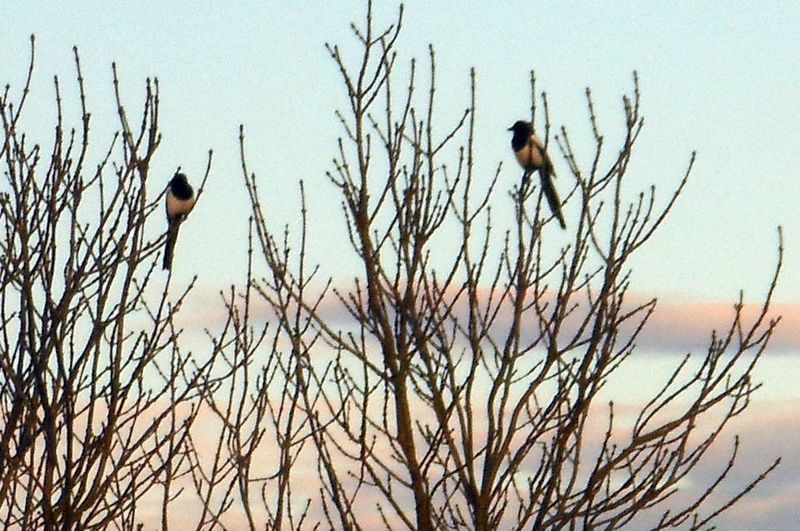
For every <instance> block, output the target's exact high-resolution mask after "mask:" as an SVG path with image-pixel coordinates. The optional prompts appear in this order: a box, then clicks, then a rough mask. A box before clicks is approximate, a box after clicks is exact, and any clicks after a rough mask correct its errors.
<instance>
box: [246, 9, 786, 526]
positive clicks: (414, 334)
mask: <svg viewBox="0 0 800 531" xmlns="http://www.w3.org/2000/svg"><path fill="white" fill-rule="evenodd" d="M401 26H402V8H401V9H400V13H399V15H398V18H397V20H396V22H395V23H394V24H392V25H390V26H388V27H387V28H385V29H383V30H379V29H377V27H376V25H375V23H374V22H373V19H372V9H371V5H369V7H368V11H367V16H366V24H365V26H364V27H361V28H359V27H357V26H356V25H353V26H352V30H353V34H354V35H355V37H356V39H357V40H358V42H359V43H360V45H361V49H362V51H363V53H362V54H361V55H360V56H359V57H357V58H356V59H355V62H354V63H351V62H350V61H349V59H348V58H347V57H345V56H344V55H343V54H342V52H341V51H340V48H339V47H338V46H336V45H328V46H327V50H328V52H329V54H330V56H331V58H332V60H333V61H334V62H335V64H336V65H337V66H338V68H339V72H340V74H341V78H342V81H343V84H344V87H345V89H346V94H347V106H346V111H343V112H338V113H337V116H338V117H339V119H340V121H341V125H342V130H343V135H342V137H341V138H340V139H339V140H338V144H337V145H338V156H337V157H336V159H335V161H334V168H333V169H332V171H331V172H330V173H329V175H328V177H329V180H330V182H331V183H332V184H333V186H334V187H335V188H336V189H337V190H338V191H339V192H340V194H341V200H342V213H343V217H344V224H343V226H344V227H346V230H347V236H348V237H349V241H350V244H351V250H352V252H353V253H354V256H355V257H356V259H357V261H358V263H359V264H360V265H361V267H362V268H363V269H362V270H361V272H360V273H359V274H358V275H357V276H356V277H355V278H354V279H353V281H352V283H351V284H349V285H341V284H339V283H337V284H336V285H335V286H334V285H333V282H332V281H331V280H324V279H322V280H320V281H317V277H319V276H320V275H321V273H322V272H321V268H320V267H319V266H317V267H310V266H309V265H308V264H307V259H306V253H307V250H308V249H309V246H312V245H313V244H314V241H313V237H312V235H311V234H309V233H308V232H307V222H308V216H309V213H308V212H307V209H306V203H305V196H304V193H303V185H302V183H301V200H300V212H301V218H302V228H301V232H300V234H299V236H298V237H297V239H292V238H291V237H290V236H289V235H288V229H286V230H284V231H283V232H282V233H276V232H274V231H275V228H274V226H272V224H271V223H270V222H269V220H268V217H267V215H266V214H265V213H264V211H263V209H262V205H261V200H260V197H259V191H258V181H257V179H256V177H255V175H254V174H252V173H251V172H250V171H249V170H248V169H247V167H246V165H245V163H244V161H245V149H244V138H243V137H242V160H243V172H244V178H245V181H246V184H247V188H248V191H249V193H250V198H251V203H252V206H253V212H254V218H253V224H254V227H255V232H256V235H257V249H258V250H259V251H260V254H261V255H262V256H263V258H264V259H265V261H266V266H267V272H268V273H267V275H266V277H265V278H261V279H257V278H255V276H254V275H252V274H251V275H249V279H250V280H249V283H248V286H250V287H251V288H254V289H255V290H257V292H258V294H259V295H260V297H262V298H263V299H264V300H265V301H266V302H267V303H268V305H269V307H270V308H271V314H272V315H273V316H274V320H275V324H276V326H277V327H278V329H277V330H275V336H274V337H275V339H274V341H273V350H272V356H276V355H281V356H283V358H282V359H284V360H285V361H284V367H285V368H283V369H282V375H283V377H284V378H285V379H286V381H285V382H280V384H279V385H280V386H282V387H283V389H284V390H285V391H284V392H285V393H286V395H285V396H286V397H289V398H290V400H289V402H288V403H289V404H291V405H290V406H288V409H287V408H284V402H281V411H282V412H283V415H284V416H283V417H281V418H282V419H283V420H282V424H281V425H282V426H283V428H282V430H283V432H285V434H286V435H285V437H284V438H282V439H281V440H280V442H281V445H280V446H281V451H282V453H281V456H282V457H281V465H280V467H279V468H278V469H277V472H276V476H274V478H280V479H274V480H275V481H278V483H279V484H281V485H284V486H285V485H287V484H289V485H290V484H292V483H293V482H295V483H296V482H297V481H298V480H296V479H294V480H293V479H292V476H293V475H296V474H298V470H297V467H296V466H295V467H294V468H292V465H293V464H294V463H296V462H297V461H298V460H301V461H304V462H316V463H317V467H318V473H319V478H320V486H319V493H320V497H319V501H318V503H317V505H316V507H315V508H314V509H312V511H313V512H314V514H317V515H320V516H319V517H320V519H321V522H325V524H326V526H329V527H334V528H342V529H360V528H365V527H372V526H374V525H376V524H379V522H382V525H385V526H387V527H392V528H394V527H405V528H409V529H435V528H436V529H438V528H453V529H456V528H471V529H480V530H485V529H501V528H502V529H526V528H527V529H531V528H532V529H560V528H574V527H576V526H581V527H584V528H595V527H602V528H607V529H614V528H620V527H624V526H625V525H626V524H628V523H631V522H636V523H637V525H638V526H644V525H647V526H650V527H652V528H654V529H662V528H671V527H681V526H683V527H687V528H691V529H703V528H708V526H710V525H711V523H712V522H713V520H714V518H715V517H716V516H718V515H719V514H720V512H722V511H724V510H725V509H727V508H728V507H729V506H730V505H731V504H733V503H735V502H736V501H737V500H738V499H739V498H740V496H741V495H743V494H745V493H747V492H748V491H750V490H751V489H752V488H753V487H754V486H755V485H756V484H757V483H758V482H760V481H761V480H762V479H763V478H764V477H765V476H766V475H767V474H768V473H769V472H770V471H771V470H772V469H773V468H774V467H775V466H777V464H778V461H775V463H773V464H772V465H771V466H769V467H768V468H767V469H766V470H765V471H764V473H763V474H762V475H760V476H759V477H757V478H754V479H753V481H752V482H751V483H749V484H746V485H742V486H741V490H740V494H738V495H736V496H733V497H732V498H730V499H729V500H727V501H723V502H721V503H720V502H718V501H715V503H716V505H713V503H712V500H717V498H713V497H712V494H713V493H714V492H715V491H716V490H717V487H718V486H719V485H720V484H721V482H722V481H723V480H724V479H725V478H726V476H727V474H728V473H729V471H730V470H731V469H732V468H733V466H734V463H735V458H736V448H737V447H738V441H737V443H736V444H735V445H734V449H733V452H732V455H731V457H730V462H729V465H728V467H726V468H725V469H724V470H722V471H721V472H720V474H719V476H718V477H716V478H712V479H711V480H710V481H709V483H708V485H707V486H706V488H705V489H701V494H700V495H699V496H697V497H696V499H693V500H689V501H683V500H682V501H681V502H680V503H679V504H678V505H675V504H674V503H672V501H673V499H675V497H676V492H678V491H679V487H680V482H681V480H682V479H684V478H686V476H687V474H689V473H690V472H691V471H692V470H693V469H695V467H696V466H697V465H698V463H699V462H700V461H701V459H702V458H703V457H704V456H705V455H706V454H707V452H708V451H709V449H710V448H711V447H712V446H713V445H714V444H715V443H717V442H718V439H717V437H718V435H719V434H720V433H721V432H722V430H723V429H724V428H725V427H726V426H727V424H728V423H729V422H730V421H731V419H733V418H734V417H736V416H737V415H739V414H740V413H741V412H742V411H744V409H745V408H746V407H747V405H748V404H749V400H750V397H751V395H752V393H753V391H754V390H755V389H757V387H758V385H755V384H754V383H753V381H752V378H751V373H752V369H753V367H754V365H755V364H756V362H757V361H758V360H759V358H760V355H761V353H762V352H763V351H764V348H765V347H766V345H767V342H768V340H769V338H770V336H771V334H772V332H773V330H774V327H775V325H776V323H777V319H770V318H769V317H768V310H769V304H770V300H771V296H772V292H773V289H774V287H775V283H776V281H777V275H778V271H779V270H780V259H779V261H778V266H777V267H776V273H775V277H774V278H773V279H772V282H771V284H770V289H769V292H768V294H767V296H766V299H765V301H764V304H763V306H762V307H761V309H760V311H759V312H758V317H757V319H756V320H755V321H754V322H745V319H744V317H743V314H742V300H741V298H740V300H739V302H738V304H737V305H736V313H735V316H734V319H733V321H732V322H731V324H730V327H729V328H728V330H727V331H726V332H724V333H722V334H713V335H712V337H711V340H710V342H709V347H708V350H707V351H706V352H705V353H703V354H702V355H700V356H699V359H697V360H695V361H694V362H693V361H690V356H688V355H687V357H686V358H685V359H684V360H683V362H681V363H680V364H679V365H678V366H677V367H676V368H675V370H674V373H672V374H671V375H667V377H666V378H665V381H664V386H663V388H661V389H653V390H652V398H651V400H649V401H648V402H647V403H646V404H644V405H643V407H642V408H641V410H640V411H639V413H638V415H637V416H636V418H635V421H634V422H632V423H630V424H629V425H625V424H624V423H623V424H621V423H620V422H619V421H618V420H617V419H616V417H615V415H614V404H613V401H606V400H603V401H600V399H599V398H598V396H599V394H600V392H601V390H603V388H604V386H605V385H606V383H607V382H608V381H609V379H610V378H612V376H613V375H614V373H615V372H616V371H617V370H618V369H619V367H620V366H621V364H623V363H624V362H625V361H626V360H627V359H628V358H630V356H632V355H634V353H635V352H636V341H637V338H638V337H639V334H640V332H641V331H642V329H643V328H644V327H645V326H646V324H647V321H648V318H649V317H650V316H651V315H652V313H653V312H654V311H655V308H656V300H655V299H648V300H640V299H637V297H635V296H633V295H631V289H632V286H633V285H634V277H633V275H632V272H631V269H630V263H631V259H632V258H633V257H634V256H636V255H637V254H638V253H639V251H640V249H641V248H642V246H643V245H644V244H645V243H646V242H647V241H648V240H649V239H650V238H651V236H652V235H653V234H654V233H655V232H656V231H657V229H658V228H659V227H660V226H661V224H662V222H664V220H665V219H666V217H667V215H668V214H669V213H670V211H671V209H672V207H673V205H674V204H675V201H676V200H677V199H678V197H679V196H680V194H681V192H682V190H683V188H684V185H685V183H686V182H687V179H688V178H689V175H690V172H691V169H692V165H693V163H694V154H692V156H691V157H690V158H689V161H688V164H687V167H686V168H685V170H683V173H682V176H681V177H680V178H679V179H678V181H677V185H676V187H675V189H674V190H673V191H671V192H670V193H669V194H668V196H667V198H666V200H665V201H658V200H657V197H656V190H655V187H654V186H649V187H646V188H637V187H639V186H641V185H640V184H637V181H636V180H635V179H636V178H635V177H634V176H633V175H630V174H629V171H628V168H629V162H630V160H631V158H632V156H633V153H634V146H635V144H636V142H637V139H638V138H639V134H640V132H641V130H642V126H643V120H642V117H641V114H640V96H639V84H638V79H637V78H636V76H635V75H634V80H633V93H632V94H631V95H629V96H625V97H624V98H623V104H624V122H623V124H622V131H623V134H622V138H621V140H620V142H619V145H618V147H617V148H616V149H613V148H612V152H611V154H608V152H609V147H608V141H607V139H606V137H605V136H604V134H603V133H602V132H601V130H600V127H599V125H598V120H597V117H596V115H595V111H594V107H593V103H592V97H591V93H590V92H589V91H588V90H587V92H586V96H587V100H586V104H587V108H588V116H589V122H590V125H591V130H592V131H593V133H594V139H595V142H594V146H593V147H592V149H591V152H590V155H591V157H590V159H591V160H592V163H591V165H590V166H588V167H585V166H582V165H581V164H580V163H579V160H583V159H584V158H585V155H584V156H583V157H579V156H578V155H579V153H578V149H579V148H578V146H575V145H573V143H572V142H571V141H570V137H569V135H568V132H567V130H566V129H565V128H563V127H561V128H559V129H558V133H557V134H553V132H552V131H551V118H550V116H549V113H548V107H547V98H546V94H544V93H542V94H541V95H539V94H537V91H536V84H535V79H534V77H533V74H531V103H532V105H531V119H532V123H534V124H536V125H539V126H540V127H539V129H540V131H542V132H543V133H544V134H543V138H544V139H545V145H546V146H547V148H548V149H549V150H550V151H551V153H552V152H554V151H557V152H560V154H561V155H562V163H561V165H559V166H558V167H559V168H566V170H567V171H562V172H561V179H560V180H559V186H560V187H566V188H567V190H566V191H567V193H566V194H565V201H566V205H567V207H566V210H567V211H568V212H569V213H571V214H573V216H572V217H571V219H569V222H568V225H569V227H570V228H569V232H568V235H569V236H568V237H569V243H568V244H565V245H563V246H559V245H557V244H555V243H554V242H553V240H554V233H555V232H557V231H558V229H555V228H554V227H553V224H552V219H550V218H549V217H548V216H546V215H545V214H547V210H546V209H545V210H542V209H541V208H540V206H541V198H540V193H539V190H538V189H537V188H536V187H532V186H531V187H528V186H523V187H518V186H513V185H512V189H511V191H510V194H509V195H508V196H504V195H503V194H500V196H499V197H498V194H497V190H498V189H500V188H503V187H507V186H508V185H507V184H503V183H501V181H500V176H501V165H500V164H498V165H497V167H496V169H495V170H494V171H493V172H492V173H491V174H489V175H486V174H485V173H484V172H479V171H478V170H477V164H476V161H475V157H476V153H475V150H474V134H475V129H476V127H477V126H478V122H477V115H476V109H475V91H476V75H475V73H474V72H472V73H471V75H470V80H471V92H470V95H469V96H470V99H469V104H468V108H467V109H466V111H465V112H464V113H463V114H462V115H461V116H458V117H455V119H454V120H452V122H451V124H450V125H448V126H442V125H440V124H439V123H438V120H439V118H438V114H437V113H436V112H435V108H436V90H435V86H436V83H435V78H436V69H435V55H434V52H433V49H432V48H431V49H430V56H429V62H428V76H429V81H428V82H427V86H426V88H425V89H424V91H421V92H420V91H419V90H418V87H419V85H420V82H419V80H418V78H419V75H418V66H417V63H416V62H415V61H411V63H410V68H409V70H407V71H406V72H401V73H398V69H399V68H400V67H399V64H400V63H399V61H398V57H397V53H396V51H395V43H396V40H397V38H398V36H399V34H400V31H401ZM398 79H399V81H398ZM517 182H519V181H517ZM506 208H513V217H512V218H511V221H510V222H509V224H508V225H506V226H502V223H503V222H504V220H505V219H506V218H505V217H504V216H502V215H500V216H498V215H496V214H494V215H493V212H496V211H497V209H506ZM493 209H494V210H493ZM312 214H313V213H312ZM498 220H500V221H498ZM498 223H500V224H501V226H498ZM251 249H252V246H251ZM778 254H779V258H780V256H781V255H782V248H781V247H779V253H778ZM247 297H248V300H250V297H252V293H251V289H250V288H248V290H247ZM342 314H345V315H346V317H347V319H346V320H347V324H342V319H341V315H342ZM337 316H338V318H335V317H337ZM271 359H272V358H271ZM692 359H694V358H692ZM265 392H266V391H265ZM258 396H263V395H258ZM270 396H272V397H273V398H272V399H274V397H275V396H276V393H275V390H274V389H273V391H272V394H271V395H270ZM272 399H270V400H272ZM272 407H276V406H274V405H273V406H272ZM298 415H299V417H300V419H301V420H299V419H298ZM290 417H291V418H292V419H293V420H291V421H290V420H288V419H289V418H290ZM273 418H278V417H276V416H273ZM599 426H602V428H601V429H600V432H599V433H600V434H601V436H600V437H597V438H595V439H592V438H591V437H590V433H591V432H592V430H593V429H594V430H595V431H597V430H598V427H599ZM276 428H277V424H276ZM277 431H279V432H280V431H281V430H277ZM602 434H604V435H602ZM290 448H291V449H293V450H290ZM302 454H310V456H311V457H308V458H305V459H302V458H301V459H298V457H297V456H299V455H302ZM307 488H308V487H307V485H306V492H307ZM270 492H272V493H273V496H272V497H268V498H265V499H264V503H265V504H266V505H267V506H270V507H280V506H282V505H284V504H285V503H289V502H290V498H288V497H287V491H286V490H285V489H278V490H271V491H270ZM295 501H296V502H297V501H298V500H297V499H295ZM307 503H311V504H312V505H314V503H315V502H313V501H312V500H311V499H309V500H308V502H307ZM676 503H677V502H676ZM304 507H305V509H304V512H303V515H304V516H305V515H306V512H305V511H306V510H307V508H308V505H307V504H306V505H304ZM271 514H272V515H273V516H274V519H271V520H270V524H271V526H274V527H280V526H281V525H289V526H290V527H293V528H294V527H296V526H297V525H298V520H296V519H291V518H289V517H287V516H285V515H283V520H282V521H281V520H280V517H281V516H282V513H281V512H280V510H277V509H276V510H274V511H273V512H272V513H271ZM370 515H371V516H372V518H370ZM374 518H379V519H380V521H379V522H376V520H375V519H374ZM367 522H370V523H367Z"/></svg>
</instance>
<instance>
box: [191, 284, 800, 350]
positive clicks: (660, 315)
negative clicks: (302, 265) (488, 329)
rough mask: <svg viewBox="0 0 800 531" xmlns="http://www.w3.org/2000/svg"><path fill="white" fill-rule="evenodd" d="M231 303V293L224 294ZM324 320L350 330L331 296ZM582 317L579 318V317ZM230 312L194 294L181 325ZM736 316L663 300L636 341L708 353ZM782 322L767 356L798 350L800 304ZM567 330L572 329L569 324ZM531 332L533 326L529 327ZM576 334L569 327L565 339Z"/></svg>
mask: <svg viewBox="0 0 800 531" xmlns="http://www.w3.org/2000/svg"><path fill="white" fill-rule="evenodd" d="M226 296H228V297H229V292H228V293H226ZM480 296H481V299H483V300H487V299H488V292H485V291H484V292H482V293H481V295H480ZM627 300H628V301H629V304H630V305H631V307H633V306H634V305H636V304H641V303H643V302H645V301H647V300H648V298H647V297H645V296H643V295H641V294H639V295H636V294H633V295H628V297H627ZM242 304H243V303H242V301H241V300H237V305H238V306H239V307H241V306H242ZM250 304H251V313H252V315H253V319H254V321H256V322H264V321H269V320H271V319H273V318H274V316H273V313H272V310H271V309H270V308H269V306H268V305H267V304H266V303H265V302H264V301H263V299H261V297H259V296H258V295H257V294H254V296H253V298H252V299H251V303H250ZM465 304H466V303H465V302H464V297H463V296H462V298H461V300H459V301H458V303H457V304H456V306H455V307H454V312H455V313H457V314H460V315H464V314H465V313H466V312H465ZM760 310H761V304H760V303H759V302H755V301H751V302H745V304H744V307H743V309H742V316H743V318H744V320H743V322H744V324H745V325H748V324H751V323H752V322H754V320H755V319H756V318H757V316H758V313H759V312H760ZM319 311H320V315H322V316H324V317H325V318H327V319H330V321H331V322H332V323H333V324H334V325H337V326H340V327H343V328H347V327H348V326H350V325H351V324H352V318H351V316H350V315H349V313H348V312H347V310H346V309H345V308H344V307H343V306H342V304H341V302H340V301H339V300H338V299H337V298H336V297H335V296H333V294H330V295H329V296H328V297H327V298H326V299H325V300H324V301H323V303H322V304H321V305H320V308H319ZM576 313H579V312H576ZM226 315H227V312H226V311H225V308H224V306H223V303H222V298H221V297H220V294H219V293H212V292H210V291H207V292H202V291H199V290H196V291H195V292H193V293H192V294H190V296H189V298H188V299H187V301H186V305H185V312H183V315H182V316H181V321H182V322H185V323H187V324H188V323H192V324H193V325H194V326H195V327H196V326H197V325H200V326H202V327H204V328H205V327H208V328H212V329H213V328H214V327H215V326H219V325H221V324H222V323H224V320H225V318H226ZM734 315H735V308H734V304H733V301H715V300H696V299H689V298H681V297H662V298H660V299H659V300H658V304H657V305H656V309H655V312H654V313H653V315H652V317H651V318H650V320H649V322H648V323H647V325H646V326H645V328H644V329H643V330H642V332H641V334H640V335H639V337H638V338H637V344H638V345H640V346H642V347H645V348H647V349H648V350H649V351H667V352H674V351H681V352H685V351H690V350H694V351H697V350H703V349H705V348H706V347H707V345H708V342H709V340H710V338H711V333H712V331H716V332H717V334H724V333H726V332H727V330H728V328H729V327H730V326H731V323H732V321H733V318H734ZM778 316H780V317H781V321H780V323H779V324H778V327H777V329H776V331H775V333H774V335H773V337H772V339H771V341H770V348H769V349H768V352H785V351H795V350H800V302H784V303H776V304H773V305H771V307H770V313H769V315H768V319H769V318H777V317H778ZM509 322H510V312H503V311H501V312H500V313H499V314H498V319H497V321H496V322H495V324H494V326H493V329H494V330H496V331H497V332H498V333H502V330H504V329H505V328H507V327H508V326H509ZM567 324H568V325H569V323H567ZM529 327H530V328H531V329H535V328H536V327H535V325H534V324H533V322H532V321H531V322H530V323H529ZM571 332H572V330H570V329H569V326H567V327H565V329H564V333H565V334H569V333H571Z"/></svg>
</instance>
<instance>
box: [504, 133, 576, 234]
mask: <svg viewBox="0 0 800 531" xmlns="http://www.w3.org/2000/svg"><path fill="white" fill-rule="evenodd" d="M508 130H509V131H514V136H513V137H512V138H511V148H512V149H513V150H514V154H515V155H516V156H517V162H519V165H520V166H522V168H523V169H524V170H525V173H523V174H522V184H523V185H525V184H527V182H528V179H529V178H530V175H531V173H533V172H535V171H537V170H538V171H539V179H540V180H541V182H542V191H543V192H544V196H545V198H546V199H547V204H548V205H550V211H551V212H552V213H553V215H554V216H555V217H556V219H558V223H559V224H560V225H561V228H562V229H566V228H567V224H566V223H565V222H564V214H562V213H561V200H560V199H559V198H558V192H556V188H555V186H553V176H554V175H555V169H553V163H552V162H551V161H550V157H549V156H548V155H547V152H546V151H545V150H544V144H542V141H541V140H539V138H538V137H537V136H536V135H535V134H533V126H532V125H531V123H530V122H526V121H524V120H518V121H516V122H515V123H514V125H512V126H511V127H509V128H508Z"/></svg>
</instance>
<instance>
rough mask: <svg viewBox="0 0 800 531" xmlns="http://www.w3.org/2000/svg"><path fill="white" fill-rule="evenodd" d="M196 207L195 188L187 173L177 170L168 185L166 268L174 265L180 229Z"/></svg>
mask: <svg viewBox="0 0 800 531" xmlns="http://www.w3.org/2000/svg"><path fill="white" fill-rule="evenodd" d="M192 208H194V190H192V187H191V185H190V184H189V182H188V181H187V180H186V175H184V174H182V173H180V171H177V172H175V175H174V176H173V177H172V179H171V180H170V181H169V185H168V186H167V224H168V225H169V228H168V229H167V243H166V247H165V248H164V269H170V268H171V267H172V251H173V250H174V249H175V240H177V239H178V229H179V228H180V226H181V223H182V222H183V220H184V219H186V216H188V215H189V212H191V211H192Z"/></svg>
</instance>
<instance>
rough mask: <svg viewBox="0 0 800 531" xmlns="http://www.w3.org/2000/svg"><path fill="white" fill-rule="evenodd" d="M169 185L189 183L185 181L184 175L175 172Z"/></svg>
mask: <svg viewBox="0 0 800 531" xmlns="http://www.w3.org/2000/svg"><path fill="white" fill-rule="evenodd" d="M169 184H181V185H185V184H189V181H187V180H186V175H184V174H183V173H180V172H175V175H173V176H172V180H170V182H169Z"/></svg>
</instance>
